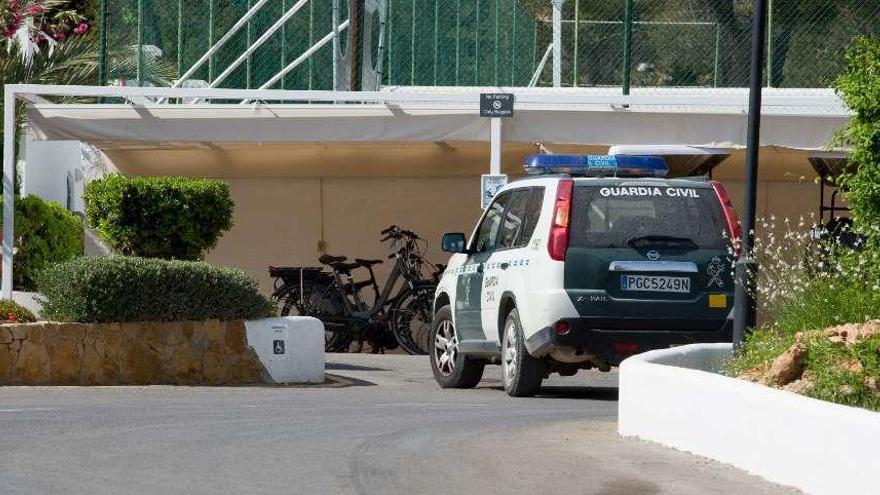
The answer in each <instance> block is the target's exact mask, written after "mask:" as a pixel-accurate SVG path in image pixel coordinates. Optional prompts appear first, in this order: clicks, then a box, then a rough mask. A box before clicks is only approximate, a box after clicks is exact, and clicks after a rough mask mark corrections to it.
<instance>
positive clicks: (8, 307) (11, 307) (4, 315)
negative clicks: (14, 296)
mask: <svg viewBox="0 0 880 495" xmlns="http://www.w3.org/2000/svg"><path fill="white" fill-rule="evenodd" d="M35 321H37V318H36V317H35V316H34V314H33V313H31V311H30V310H29V309H27V308H26V307H24V306H22V305H21V304H18V303H17V302H15V301H12V300H9V299H0V322H17V323H33V322H35Z"/></svg>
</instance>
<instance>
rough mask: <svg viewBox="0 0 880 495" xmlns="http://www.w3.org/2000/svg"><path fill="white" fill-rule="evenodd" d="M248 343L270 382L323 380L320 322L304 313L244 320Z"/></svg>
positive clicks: (321, 381) (322, 343)
mask: <svg viewBox="0 0 880 495" xmlns="http://www.w3.org/2000/svg"><path fill="white" fill-rule="evenodd" d="M245 326H246V328H247V341H248V344H250V346H251V347H252V348H253V349H254V351H255V352H256V353H257V356H258V357H259V358H260V361H261V362H262V363H263V366H264V367H265V368H266V371H268V373H269V377H270V378H271V380H272V382H274V383H324V324H323V323H321V321H320V320H318V319H316V318H311V317H305V316H288V317H284V318H267V319H264V320H256V321H247V322H245Z"/></svg>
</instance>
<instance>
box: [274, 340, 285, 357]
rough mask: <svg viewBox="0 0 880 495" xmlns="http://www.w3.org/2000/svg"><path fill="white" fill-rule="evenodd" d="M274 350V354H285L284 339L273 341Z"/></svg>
mask: <svg viewBox="0 0 880 495" xmlns="http://www.w3.org/2000/svg"><path fill="white" fill-rule="evenodd" d="M272 351H273V353H274V354H276V355H277V354H284V341H283V340H275V341H273V342H272Z"/></svg>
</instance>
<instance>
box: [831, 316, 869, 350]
mask: <svg viewBox="0 0 880 495" xmlns="http://www.w3.org/2000/svg"><path fill="white" fill-rule="evenodd" d="M876 335H880V320H871V321H867V322H865V323H846V324H843V325H838V326H836V327H831V328H828V329H827V330H825V336H827V337H828V340H830V341H831V342H839V343H842V344H843V345H845V346H847V347H849V346H851V345H853V344H855V343H856V342H858V341H860V340H865V339H869V338H871V337H874V336H876Z"/></svg>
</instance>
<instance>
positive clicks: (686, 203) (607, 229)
mask: <svg viewBox="0 0 880 495" xmlns="http://www.w3.org/2000/svg"><path fill="white" fill-rule="evenodd" d="M725 228H726V223H725V220H724V213H723V212H722V210H721V205H720V203H719V201H718V198H717V196H716V195H715V193H714V191H713V190H712V189H707V188H698V187H688V186H678V185H675V186H673V185H667V184H664V185H658V184H656V183H645V184H637V185H629V184H621V185H613V186H594V185H577V186H576V187H575V189H574V195H573V198H572V228H571V241H570V242H571V245H572V246H575V247H592V248H625V247H630V248H635V249H641V248H679V249H689V250H690V249H726V246H727V241H726V239H725V238H724V229H725Z"/></svg>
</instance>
